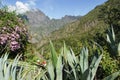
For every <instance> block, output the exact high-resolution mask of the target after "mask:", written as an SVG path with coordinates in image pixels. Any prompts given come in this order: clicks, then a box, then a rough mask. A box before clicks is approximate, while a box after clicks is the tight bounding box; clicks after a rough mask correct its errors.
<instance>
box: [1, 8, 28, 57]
mask: <svg viewBox="0 0 120 80" xmlns="http://www.w3.org/2000/svg"><path fill="white" fill-rule="evenodd" d="M27 43H28V31H27V28H26V26H25V25H24V23H23V21H22V20H21V19H20V18H19V17H17V15H16V14H15V12H7V11H6V10H2V9H0V50H1V52H0V55H2V53H5V52H9V53H14V54H12V55H16V54H18V53H24V51H25V48H26V45H27Z"/></svg>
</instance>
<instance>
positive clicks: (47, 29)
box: [24, 9, 80, 42]
mask: <svg viewBox="0 0 120 80" xmlns="http://www.w3.org/2000/svg"><path fill="white" fill-rule="evenodd" d="M24 15H25V16H26V18H27V20H28V22H27V25H28V26H30V28H29V30H30V32H31V34H32V35H33V37H34V38H33V40H32V42H36V41H37V39H38V40H40V39H42V38H43V37H45V36H48V35H49V34H50V33H51V32H53V31H55V30H58V29H60V28H61V27H63V26H64V25H66V24H68V23H71V22H74V21H76V20H78V19H79V18H80V16H70V15H65V16H64V17H62V18H61V19H50V18H49V17H48V16H46V15H45V14H44V13H43V12H42V11H40V10H39V9H32V10H30V11H28V12H26V13H25V14H24Z"/></svg>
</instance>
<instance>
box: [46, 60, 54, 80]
mask: <svg viewBox="0 0 120 80" xmlns="http://www.w3.org/2000/svg"><path fill="white" fill-rule="evenodd" d="M47 69H48V73H49V75H50V79H51V80H54V77H55V73H54V67H53V65H52V62H51V61H49V64H48V66H47Z"/></svg>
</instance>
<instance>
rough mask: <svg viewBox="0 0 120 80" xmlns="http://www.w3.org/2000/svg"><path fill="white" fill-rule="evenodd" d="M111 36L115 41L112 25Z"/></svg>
mask: <svg viewBox="0 0 120 80" xmlns="http://www.w3.org/2000/svg"><path fill="white" fill-rule="evenodd" d="M112 38H113V40H114V41H115V33H114V30H113V27H112Z"/></svg>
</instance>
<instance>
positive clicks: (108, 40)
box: [107, 34, 111, 43]
mask: <svg viewBox="0 0 120 80" xmlns="http://www.w3.org/2000/svg"><path fill="white" fill-rule="evenodd" d="M107 42H109V43H111V40H110V37H109V35H108V34H107Z"/></svg>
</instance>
